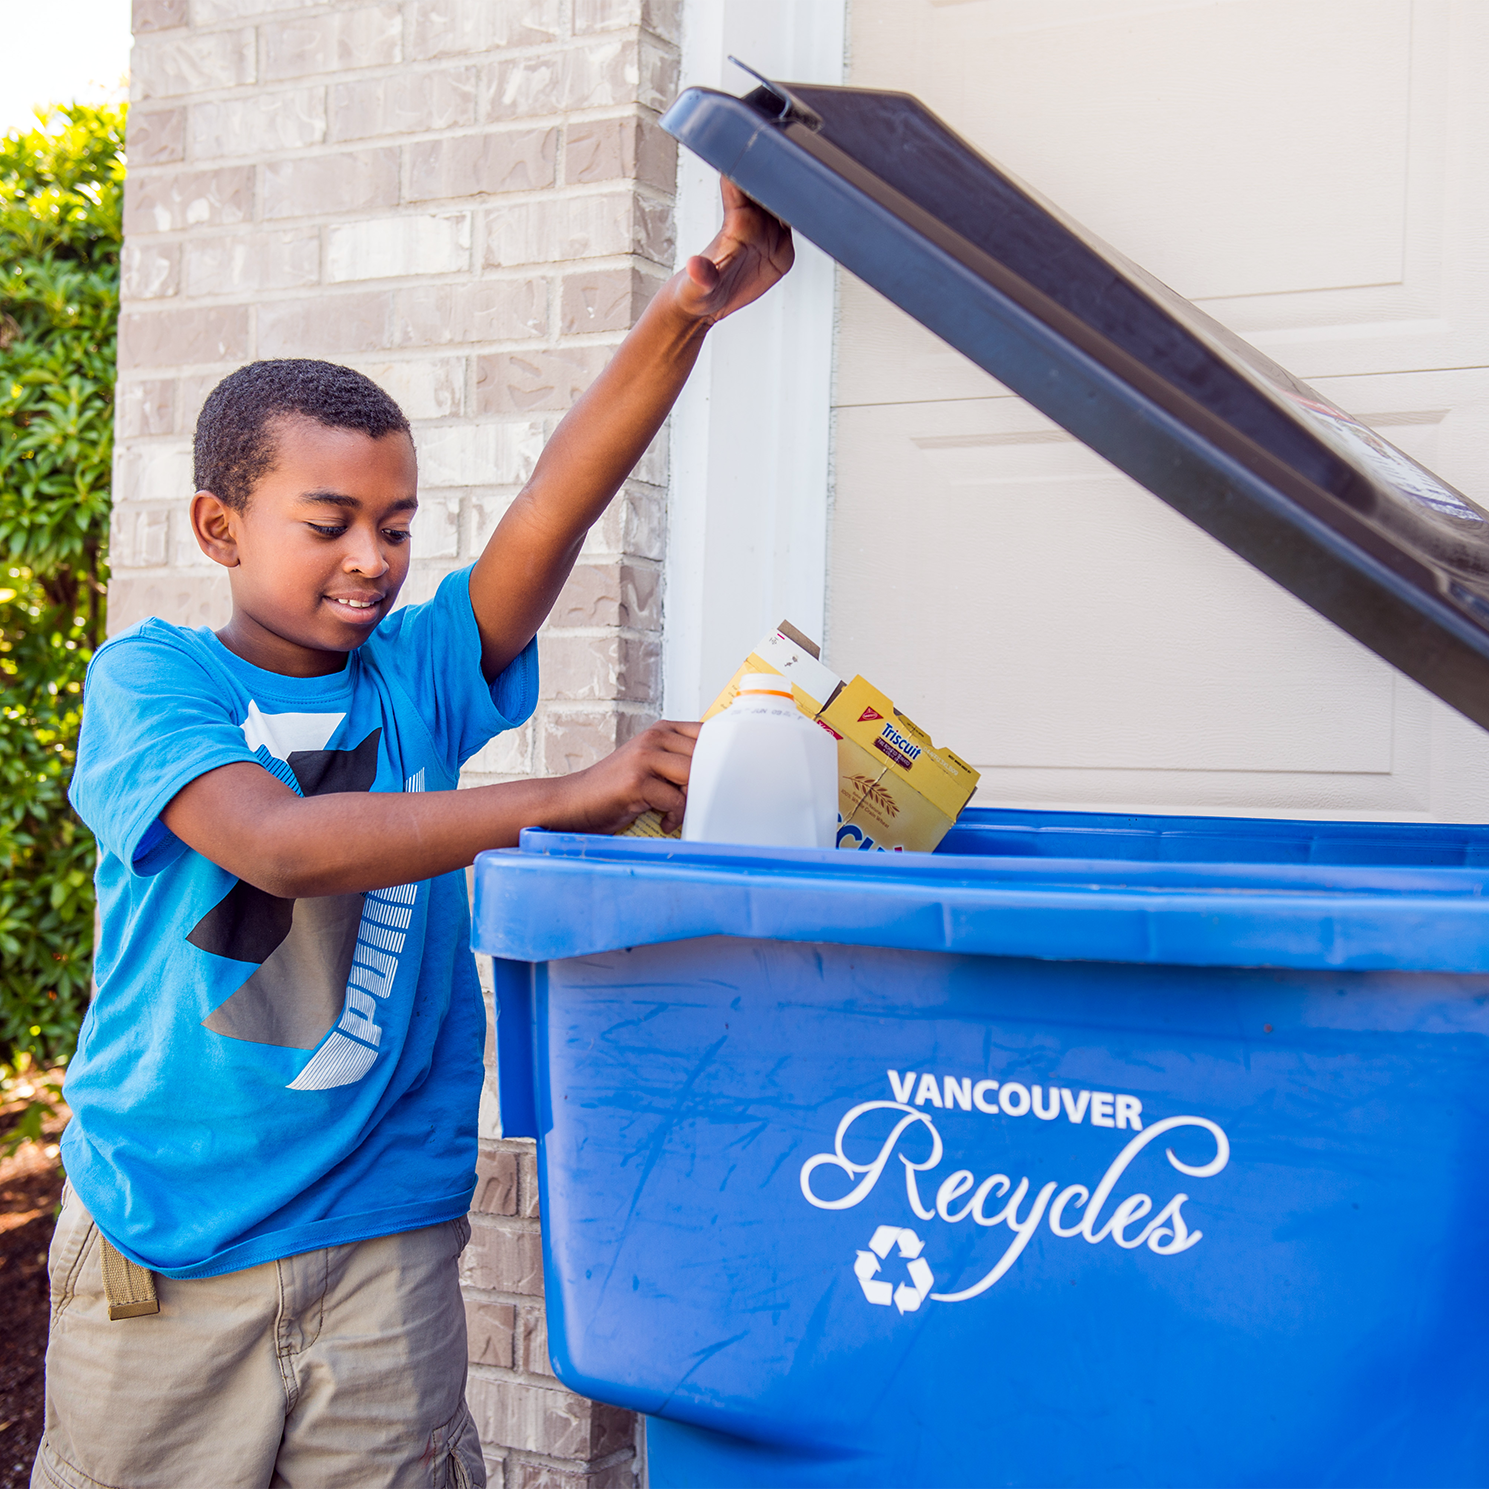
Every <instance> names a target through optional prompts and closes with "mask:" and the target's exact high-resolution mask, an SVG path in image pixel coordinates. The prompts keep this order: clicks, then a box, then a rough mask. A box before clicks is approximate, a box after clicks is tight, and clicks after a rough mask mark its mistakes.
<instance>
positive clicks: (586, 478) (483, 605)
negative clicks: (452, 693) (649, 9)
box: [470, 181, 793, 681]
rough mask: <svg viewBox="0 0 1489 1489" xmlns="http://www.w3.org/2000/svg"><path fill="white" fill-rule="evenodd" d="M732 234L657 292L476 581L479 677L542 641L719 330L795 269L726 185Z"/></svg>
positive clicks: (782, 238) (518, 504)
mask: <svg viewBox="0 0 1489 1489" xmlns="http://www.w3.org/2000/svg"><path fill="white" fill-rule="evenodd" d="M723 194H724V225H723V227H722V228H720V230H719V233H718V236H717V237H715V239H714V240H713V242H712V243H710V244H709V245H708V248H707V249H706V250H705V251H704V252H703V253H702V254H700V255H696V256H695V257H693V258H690V259H689V260H688V262H687V264H686V265H685V266H684V268H682V269H681V270H679V271H678V272H677V273H676V274H674V275H673V276H672V278H671V279H669V280H668V281H667V283H666V284H665V285H663V286H662V288H661V289H660V290H659V291H658V292H657V294H656V296H655V298H654V299H653V300H652V302H651V304H650V305H649V306H647V308H646V310H645V312H644V313H643V314H642V316H641V319H640V320H639V321H638V322H637V323H636V325H635V327H634V329H633V330H632V331H631V333H630V335H629V336H627V337H626V339H625V341H624V342H623V343H622V344H621V346H620V348H619V349H618V350H617V351H616V353H615V356H614V357H613V358H611V360H610V363H609V365H608V366H607V367H606V368H605V370H604V371H603V372H602V373H601V374H600V375H599V377H598V378H596V379H595V381H594V383H593V384H592V385H591V386H590V387H589V389H588V390H587V391H586V392H585V394H584V396H583V397H581V398H580V399H579V401H578V402H577V403H576V404H575V405H574V407H573V408H572V409H570V410H569V412H568V413H567V414H566V415H565V416H564V419H563V422H562V423H561V424H560V425H559V426H558V429H557V430H556V431H555V432H554V435H553V438H552V439H551V440H550V441H549V442H548V445H547V447H546V448H545V449H544V451H543V453H542V456H541V457H540V458H539V460H538V463H537V466H536V468H535V469H534V470H533V474H532V478H531V479H530V480H529V481H528V483H527V485H526V486H524V487H523V489H522V491H521V492H520V493H519V494H518V496H517V499H516V500H515V501H514V502H513V503H512V505H511V507H510V508H509V509H508V511H507V513H506V515H505V516H504V517H503V518H502V520H501V522H500V523H499V524H498V526H497V529H496V531H495V532H494V533H493V534H492V535H491V540H490V542H488V543H487V545H486V551H485V552H484V553H483V554H482V555H481V557H480V558H479V559H478V560H477V562H476V566H475V569H474V571H473V572H472V574H471V581H470V594H471V604H472V605H473V607H474V609H475V614H476V623H477V625H478V626H479V627H480V631H481V668H482V671H483V672H484V673H485V675H486V678H487V680H488V681H490V680H492V679H494V678H495V677H496V676H497V674H498V673H500V672H501V671H502V670H503V669H504V668H505V667H507V666H508V665H509V664H510V663H511V662H512V661H513V660H514V659H515V658H516V657H517V656H518V655H519V654H520V653H521V651H522V649H523V647H525V646H526V645H527V643H528V642H529V641H530V640H531V639H532V638H533V636H534V635H536V633H537V630H538V627H539V626H540V625H542V623H543V621H544V619H545V618H546V617H547V615H548V612H549V611H550V610H551V609H552V608H553V604H554V602H555V601H556V600H557V599H558V594H559V591H560V590H561V589H562V588H563V585H564V581H565V580H566V579H567V578H568V577H569V572H570V570H571V569H572V568H573V567H574V562H575V560H576V559H577V558H578V556H579V550H580V548H581V546H582V545H583V543H584V535H585V534H586V533H587V532H588V531H589V529H590V527H591V526H592V525H593V524H594V523H595V522H596V521H597V520H598V519H599V517H600V515H601V514H602V513H603V512H604V510H605V508H606V507H607V506H608V505H609V503H610V500H611V498H612V497H614V495H615V493H616V492H617V491H619V490H620V486H621V483H622V482H623V481H624V480H625V478H626V477H627V476H628V475H629V474H630V473H631V470H632V468H633V467H634V466H635V464H636V462H637V461H638V460H639V459H640V458H641V456H642V454H643V452H644V451H645V450H646V447H647V446H648V445H649V444H650V443H651V441H652V440H653V439H654V438H655V436H656V433H657V430H658V429H660V428H661V427H662V421H663V420H664V419H665V418H666V417H667V414H668V411H669V410H670V409H671V407H672V405H673V403H674V401H675V400H676V398H677V395H678V394H679V393H680V392H681V391H682V386H683V384H684V383H685V382H686V381H687V377H688V373H689V372H691V371H692V368H693V364H694V362H695V361H697V358H698V352H699V349H700V348H701V346H702V344H703V338H704V336H705V335H706V334H707V332H708V329H709V327H710V326H712V325H713V324H714V323H715V322H717V321H720V320H722V319H723V318H724V317H725V316H726V315H729V314H730V313H731V312H733V311H735V310H738V309H740V308H741V307H742V306H745V305H748V304H749V303H750V302H751V301H752V300H755V299H758V298H759V296H761V295H762V294H764V293H765V291H766V290H768V289H769V288H770V287H771V285H773V284H774V283H775V282H776V281H777V280H778V279H780V278H781V276H782V275H783V274H785V272H786V271H787V270H788V269H789V268H790V267H791V262H792V255H793V250H792V246H791V230H790V229H789V228H787V227H786V226H785V225H784V224H783V223H781V222H779V221H778V220H777V219H776V218H774V217H772V216H771V215H770V214H769V213H768V212H766V211H765V210H764V209H763V208H761V207H758V206H756V204H755V203H754V202H752V201H750V199H749V198H748V197H746V196H745V195H744V193H743V192H742V191H740V190H739V188H738V187H737V186H735V185H734V184H733V183H732V182H730V181H725V182H724V183H723Z"/></svg>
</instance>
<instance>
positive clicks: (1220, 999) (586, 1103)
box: [475, 810, 1489, 1489]
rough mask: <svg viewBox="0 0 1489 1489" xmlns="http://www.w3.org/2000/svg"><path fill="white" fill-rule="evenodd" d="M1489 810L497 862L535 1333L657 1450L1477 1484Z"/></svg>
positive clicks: (487, 871) (813, 1481) (604, 844)
mask: <svg viewBox="0 0 1489 1489" xmlns="http://www.w3.org/2000/svg"><path fill="white" fill-rule="evenodd" d="M1486 884H1489V829H1484V828H1460V827H1431V826H1412V825H1393V824H1387V825H1380V824H1355V823H1345V824H1340V823H1298V822H1274V821H1262V822H1258V821H1234V820H1207V819H1200V818H1187V819H1177V818H1157V817H1147V818H1145V817H1130V816H1102V815H1083V814H1058V813H1055V814H1051V813H1022V812H992V811H978V810H972V811H969V812H968V813H966V814H964V817H963V821H962V823H961V824H960V825H959V826H958V827H957V828H956V829H955V830H954V831H953V833H952V834H951V835H950V836H949V837H948V838H947V840H946V841H945V843H944V844H943V845H942V850H941V851H940V852H938V853H937V854H934V855H899V854H857V853H841V852H837V853H835V852H830V851H829V852H816V851H809V850H788V851H783V852H780V853H776V854H763V853H761V852H760V851H759V850H754V849H746V848H734V847H722V846H711V845H699V844H682V843H674V842H666V841H661V842H658V841H648V840H641V839H613V838H594V837H586V836H576V835H562V834H552V833H543V832H528V833H525V834H524V835H523V839H522V843H521V846H520V847H519V848H518V849H515V850H510V851H503V852H495V853H488V854H485V855H483V856H482V857H481V858H480V859H479V860H478V862H477V867H476V914H475V944H476V946H477V949H478V950H481V951H484V952H487V953H490V954H491V955H492V956H494V957H496V958H498V961H497V964H496V965H497V989H498V996H499V1004H500V1007H499V1013H500V1018H499V1023H498V1038H499V1058H500V1079H501V1109H502V1121H503V1126H504V1130H505V1131H506V1132H507V1134H508V1135H514V1136H515V1135H530V1136H535V1137H536V1138H537V1140H538V1171H539V1181H540V1185H541V1191H542V1208H543V1233H544V1265H545V1276H546V1287H547V1298H548V1321H549V1350H550V1353H551V1355H552V1358H553V1362H554V1368H555V1370H556V1371H557V1373H558V1375H559V1376H560V1378H561V1379H562V1380H563V1381H564V1382H565V1383H566V1384H568V1385H569V1386H571V1387H572V1388H573V1389H574V1390H576V1391H580V1392H582V1393H584V1394H586V1395H589V1396H593V1397H597V1398H599V1399H601V1400H604V1401H609V1402H613V1403H616V1404H618V1405H622V1406H627V1407H632V1408H635V1409H636V1410H638V1411H642V1412H645V1413H647V1414H648V1415H649V1418H650V1420H649V1423H648V1453H649V1472H650V1478H651V1482H652V1484H653V1485H654V1486H656V1489H663V1486H671V1485H689V1486H703V1485H708V1486H723V1485H817V1484H824V1485H825V1484H831V1485H992V1484H1020V1485H1026V1484H1027V1485H1044V1484H1071V1485H1090V1484H1176V1485H1177V1484H1183V1485H1193V1484H1205V1485H1209V1484H1214V1485H1220V1484H1242V1485H1262V1484H1277V1485H1284V1484H1285V1485H1301V1484H1307V1485H1314V1484H1318V1485H1322V1484H1340V1485H1366V1484H1370V1485H1375V1484H1379V1485H1386V1484H1392V1485H1394V1484H1403V1485H1404V1484H1410V1485H1427V1484H1431V1485H1450V1484H1451V1485H1460V1484H1479V1483H1483V1482H1485V1481H1486V1480H1489V1353H1486V1351H1485V1349H1484V1347H1483V1345H1482V1341H1481V1339H1480V1325H1481V1321H1482V1319H1483V1318H1484V1317H1485V1313H1486V1302H1489V1298H1486V1292H1489V1280H1486V1279H1489V1271H1486V1267H1485V1241H1484V1235H1485V1226H1486V1221H1489V1203H1486V1200H1485V1197H1484V1189H1485V1180H1484V1175H1485V1173H1486V1172H1489V1082H1486V1074H1489V900H1486V897H1485V891H1486Z"/></svg>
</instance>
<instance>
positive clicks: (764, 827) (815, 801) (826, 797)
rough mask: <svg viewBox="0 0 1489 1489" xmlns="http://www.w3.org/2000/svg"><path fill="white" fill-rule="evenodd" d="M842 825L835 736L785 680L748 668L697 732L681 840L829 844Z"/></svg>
mask: <svg viewBox="0 0 1489 1489" xmlns="http://www.w3.org/2000/svg"><path fill="white" fill-rule="evenodd" d="M837 829H838V745H837V740H836V739H834V738H833V736H832V735H831V734H829V733H828V732H827V730H826V729H824V728H822V726H821V725H820V724H814V723H813V722H812V721H811V720H810V719H809V718H807V717H806V715H805V714H803V713H802V712H801V710H800V709H798V708H797V706H796V704H795V702H794V700H793V698H792V695H791V684H790V683H789V682H787V681H786V679H785V678H784V677H777V676H775V675H773V674H770V673H763V672H750V673H746V674H745V676H744V677H742V678H741V679H740V683H739V697H737V698H736V699H735V700H734V702H733V703H731V704H730V705H729V707H728V708H726V709H725V710H724V711H723V713H719V714H715V715H714V716H713V718H711V719H710V720H709V721H708V722H707V723H706V724H705V725H704V726H703V728H702V730H701V732H700V733H699V735H698V743H697V746H696V747H695V748H694V750H693V768H692V772H691V774H690V776H689V778H688V805H687V811H686V813H685V815H684V816H683V822H682V835H683V838H684V839H685V840H686V841H688V842H694V843H750V844H756V845H758V846H760V847H767V848H831V847H833V846H834V845H835V844H836V842H837Z"/></svg>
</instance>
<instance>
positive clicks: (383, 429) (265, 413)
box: [192, 357, 409, 512]
mask: <svg viewBox="0 0 1489 1489" xmlns="http://www.w3.org/2000/svg"><path fill="white" fill-rule="evenodd" d="M286 414H300V415H302V416H303V417H305V418H307V419H314V420H315V421H316V422H317V423H318V424H325V425H326V426H327V427H328V428H331V429H357V430H360V431H361V432H362V433H363V434H365V435H368V436H370V437H371V438H372V439H381V438H382V437H383V435H385V434H394V433H399V434H409V427H408V420H407V419H406V418H404V416H403V410H402V409H401V408H399V407H398V405H397V404H396V403H395V402H394V401H393V400H392V399H391V398H390V397H389V396H388V395H387V394H386V393H384V392H383V390H382V389H381V388H380V387H378V385H377V384H376V383H375V382H373V381H372V379H371V378H370V377H364V376H363V375H362V374H361V373H360V372H353V371H352V369H351V368H350V367H338V366H337V365H336V364H335V363H334V362H317V361H315V360H313V359H311V358H309V357H282V358H279V359H278V360H276V361H272V362H250V363H249V364H248V366H246V367H240V368H239V369H238V370H237V371H236V372H230V373H229V374H228V375H227V376H226V377H225V378H223V380H222V381H221V382H220V383H218V385H217V386H216V387H215V388H213V389H212V391H211V392H210V393H209V394H208V395H207V401H206V403H204V404H203V405H202V411H201V413H200V414H199V415H198V416H197V421H196V439H195V441H194V443H193V447H192V460H193V473H192V474H193V479H194V480H195V481H196V489H197V490H198V491H210V492H211V493H212V494H213V495H214V496H215V497H217V499H218V500H219V501H221V502H223V503H224V504H225V505H227V506H229V507H232V508H234V509H235V510H236V511H239V512H241V511H242V510H243V509H244V508H245V507H246V506H247V505H248V496H249V493H250V492H251V491H252V490H253V487H254V483H255V482H256V481H258V480H260V479H262V477H264V476H265V475H267V474H268V472H269V471H271V470H273V469H274V461H275V459H276V457H277V453H278V452H277V450H276V449H275V443H274V436H273V432H272V430H271V429H270V428H269V424H270V421H271V420H273V419H275V418H280V417H283V416H284V415H286Z"/></svg>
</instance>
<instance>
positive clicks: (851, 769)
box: [816, 677, 978, 853]
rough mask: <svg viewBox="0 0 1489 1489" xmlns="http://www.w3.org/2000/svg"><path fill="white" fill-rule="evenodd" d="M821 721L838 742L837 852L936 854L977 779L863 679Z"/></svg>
mask: <svg viewBox="0 0 1489 1489" xmlns="http://www.w3.org/2000/svg"><path fill="white" fill-rule="evenodd" d="M816 718H817V722H818V723H819V724H820V725H822V726H823V727H824V728H826V729H830V730H831V731H832V732H833V733H834V734H835V735H836V736H837V741H838V847H839V848H858V849H873V848H878V849H882V850H886V851H893V852H900V851H902V850H904V849H910V850H912V851H918V852H922V853H929V852H930V851H931V849H933V848H934V847H935V846H936V844H937V843H939V842H940V841H941V839H942V838H944V837H945V836H946V833H947V830H948V829H949V828H950V827H951V825H952V824H953V823H954V822H955V821H956V819H957V818H958V817H959V816H960V815H961V812H962V808H963V807H964V806H966V805H967V802H968V801H969V800H970V799H971V796H972V793H973V792H974V791H975V790H976V789H977V781H978V775H977V772H976V771H975V770H973V769H972V767H971V766H970V765H968V764H967V763H966V761H964V760H962V759H961V758H960V757H959V756H957V755H954V754H952V752H951V751H950V750H940V749H937V748H936V745H935V742H934V741H933V740H932V739H931V737H930V735H929V734H927V733H925V731H924V730H922V729H920V728H918V727H917V726H916V725H915V724H914V723H913V722H912V721H911V720H909V719H907V718H906V717H905V715H904V714H902V713H901V712H900V711H899V710H898V709H897V708H896V707H895V706H894V704H893V703H891V702H890V701H889V699H888V698H887V697H885V695H884V694H883V693H881V692H880V691H879V690H878V688H876V687H875V686H874V685H873V684H872V683H871V682H867V681H865V680H864V679H863V678H861V677H855V678H854V679H853V681H852V682H850V683H847V684H845V685H844V686H843V687H842V688H841V689H839V690H838V692H837V693H836V694H835V695H834V696H833V698H832V699H831V701H830V702H829V703H828V704H827V706H826V707H825V708H823V709H822V710H820V712H819V713H818V714H817V716H816Z"/></svg>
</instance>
